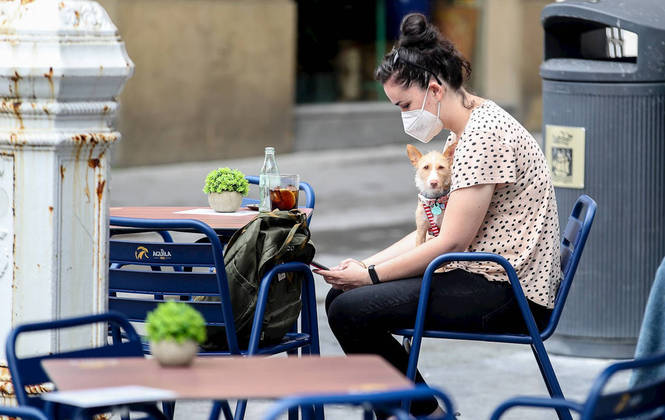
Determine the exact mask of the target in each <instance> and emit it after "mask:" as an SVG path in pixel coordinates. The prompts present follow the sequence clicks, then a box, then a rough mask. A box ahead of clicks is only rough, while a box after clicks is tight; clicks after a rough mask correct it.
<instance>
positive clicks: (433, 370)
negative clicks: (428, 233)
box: [110, 141, 627, 420]
mask: <svg viewBox="0 0 665 420" xmlns="http://www.w3.org/2000/svg"><path fill="white" fill-rule="evenodd" d="M432 143H434V144H432ZM432 143H430V144H428V145H423V146H418V147H419V148H420V149H421V151H426V150H431V149H435V148H439V149H440V148H441V146H442V145H441V144H437V142H436V141H435V142H432ZM276 157H277V163H278V165H279V168H280V171H281V172H283V173H298V174H300V176H301V180H304V181H307V182H309V183H310V184H311V185H312V186H313V187H314V190H315V192H316V211H315V213H314V217H313V219H312V224H311V230H312V239H313V241H314V243H315V245H316V247H317V260H319V261H320V262H321V263H323V264H326V265H334V264H336V263H337V262H338V261H339V260H341V259H343V258H346V257H357V258H363V257H366V256H368V255H371V254H372V253H375V252H376V251H378V250H380V249H382V248H384V247H386V246H387V245H390V244H391V243H392V242H394V241H395V240H397V239H399V238H401V237H402V236H404V235H405V234H407V233H408V232H410V231H412V230H413V229H414V228H415V224H414V221H413V212H414V210H415V205H416V200H415V197H416V193H417V191H416V189H415V186H414V183H413V168H412V166H411V164H410V162H409V160H408V159H407V156H406V150H405V147H404V146H403V145H401V146H395V145H388V146H383V147H374V148H353V149H343V150H328V151H302V152H296V153H290V154H280V153H279V150H278V151H277V155H276ZM262 163H263V157H262V156H256V157H252V158H245V159H234V160H225V161H209V162H191V163H180V164H169V165H160V166H150V167H136V168H118V169H113V170H112V174H111V182H110V189H111V205H112V206H130V205H160V206H199V205H200V206H207V198H206V196H205V195H204V193H203V192H202V188H203V181H204V179H205V175H206V174H207V173H208V172H209V171H210V170H212V169H215V168H218V167H223V166H228V167H231V168H237V169H240V170H241V171H243V172H244V173H246V174H257V173H258V171H259V169H260V167H261V164H262ZM256 193H257V191H256V189H254V188H253V189H252V191H250V194H253V195H254V196H256ZM316 277H317V285H316V288H317V300H318V305H319V307H318V309H319V328H320V333H321V353H322V354H323V355H339V354H342V351H341V349H340V347H339V345H338V344H337V342H336V340H335V338H334V336H333V335H332V333H331V331H330V328H329V326H328V323H327V320H326V318H325V311H324V310H323V300H324V297H325V295H326V293H327V291H328V289H329V286H328V285H327V284H326V283H325V282H323V281H322V280H321V279H320V278H319V277H318V276H316ZM551 360H552V364H553V366H554V370H555V371H556V373H557V376H558V378H559V381H560V384H561V387H562V389H563V392H564V394H565V395H566V397H568V398H569V399H573V400H577V401H581V400H584V399H585V397H586V394H587V392H588V391H589V389H590V387H591V385H592V382H593V379H594V378H595V377H596V376H597V375H598V373H600V371H601V370H603V369H604V368H605V367H606V366H607V365H609V364H610V363H611V362H612V360H606V359H591V358H577V357H568V356H557V355H551ZM419 368H420V369H421V372H422V373H423V375H424V377H425V378H426V379H427V381H428V383H429V384H430V385H434V386H438V387H441V388H442V389H444V390H445V391H447V392H448V394H449V395H450V396H451V397H452V400H453V402H454V404H455V406H456V409H457V411H459V412H460V413H461V417H460V418H461V419H469V420H476V419H488V418H489V416H490V414H491V413H492V411H493V409H494V408H495V407H496V406H498V405H499V403H500V402H502V401H503V400H505V399H507V398H510V397H512V396H516V395H539V396H545V395H547V389H546V388H545V385H544V383H543V381H542V379H541V376H540V372H539V370H538V366H537V364H536V362H535V359H534V357H533V354H532V353H531V350H530V348H529V347H528V346H524V345H516V344H500V343H483V342H471V341H456V340H431V339H430V340H425V341H424V344H423V348H422V351H421V357H420V364H419ZM626 379H627V378H620V379H619V380H618V382H617V384H618V385H621V384H623V383H625V382H626ZM220 380H223V378H220ZM269 406H270V402H261V401H258V402H250V404H249V408H248V413H247V416H246V418H247V419H248V420H253V419H261V418H262V416H263V413H264V412H265V410H266V409H267V408H268V407H269ZM209 408H210V404H209V403H207V402H182V403H178V404H177V406H176V419H187V420H189V419H194V418H206V417H207V415H208V410H209ZM355 411H356V410H351V409H347V408H335V407H334V408H330V409H327V411H326V418H327V419H335V420H336V419H340V420H341V419H347V418H349V417H351V418H359V415H353V416H351V415H352V414H354V412H355ZM504 418H506V419H550V418H551V419H555V418H556V416H555V415H553V414H552V413H551V412H546V411H542V410H534V409H529V410H515V411H511V412H509V414H508V415H507V416H505V417H504Z"/></svg>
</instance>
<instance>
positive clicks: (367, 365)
mask: <svg viewBox="0 0 665 420" xmlns="http://www.w3.org/2000/svg"><path fill="white" fill-rule="evenodd" d="M42 364H43V366H44V369H45V370H46V372H47V373H48V375H49V377H50V378H51V380H52V381H53V383H55V385H56V387H57V388H58V390H59V391H70V390H78V389H90V388H105V387H117V386H128V385H139V386H147V387H152V388H160V389H166V390H169V391H173V392H175V393H176V395H177V396H178V398H179V399H237V398H241V399H242V398H247V399H252V398H283V397H286V396H291V395H297V394H312V393H350V392H354V391H355V392H357V391H379V390H388V389H406V388H411V387H413V384H412V382H411V381H409V380H408V379H407V378H406V377H405V376H404V375H402V373H401V372H399V371H398V370H397V369H395V368H394V367H393V366H391V365H390V364H388V363H387V362H386V361H385V360H383V359H382V358H381V357H379V356H376V355H352V356H347V357H344V356H335V357H317V356H303V357H256V356H255V357H199V358H197V359H196V360H195V361H194V363H193V364H192V365H191V366H190V367H185V368H173V367H168V368H164V367H161V366H160V365H159V364H158V363H157V361H156V360H155V359H147V358H141V357H130V358H100V359H50V360H44V361H43V362H42Z"/></svg>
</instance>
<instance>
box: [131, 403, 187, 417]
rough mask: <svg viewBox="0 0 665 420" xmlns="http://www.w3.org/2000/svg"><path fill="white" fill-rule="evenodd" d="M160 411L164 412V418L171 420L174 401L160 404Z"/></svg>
mask: <svg viewBox="0 0 665 420" xmlns="http://www.w3.org/2000/svg"><path fill="white" fill-rule="evenodd" d="M162 411H163V412H164V417H166V418H167V419H168V420H173V414H174V412H175V401H164V402H162ZM123 420H124V419H123Z"/></svg>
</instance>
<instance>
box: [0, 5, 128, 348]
mask: <svg viewBox="0 0 665 420" xmlns="http://www.w3.org/2000/svg"><path fill="white" fill-rule="evenodd" d="M133 67H134V65H133V63H132V61H131V60H130V59H129V57H128V56H127V53H126V50H125V46H124V43H123V42H122V41H121V40H120V37H119V34H118V31H117V28H116V27H115V26H114V25H113V23H112V22H111V20H110V19H109V17H108V15H107V14H106V12H105V11H104V9H103V8H102V7H101V6H100V5H99V4H98V3H96V2H94V1H84V0H62V1H59V0H9V1H8V0H2V1H0V97H1V100H2V104H1V106H0V337H2V343H3V345H2V346H0V359H4V358H5V357H4V355H5V353H4V350H5V348H4V338H5V337H6V335H7V333H8V331H9V330H10V329H11V328H12V327H13V326H14V325H17V324H20V323H23V322H26V321H34V320H49V319H56V318H62V317H68V316H73V315H81V314H91V313H96V312H100V311H103V310H105V309H106V307H107V303H106V299H107V290H108V285H107V272H108V255H107V247H108V191H109V189H108V176H109V162H110V156H109V155H110V148H111V146H112V145H113V143H114V142H116V141H117V140H118V139H119V138H120V134H119V133H118V132H116V131H115V130H114V118H115V114H116V110H117V107H118V104H117V99H116V98H117V96H118V94H119V93H120V91H121V90H122V88H123V86H124V84H125V82H126V81H127V79H128V78H129V77H130V76H131V75H132V72H133ZM105 334H106V331H104V330H103V329H102V328H96V329H92V330H90V329H88V330H85V331H84V330H78V331H74V332H71V333H68V334H67V335H64V334H62V335H61V334H53V335H40V336H37V337H34V338H32V339H30V340H27V341H26V342H25V343H22V347H21V349H22V350H25V351H30V352H31V351H35V352H44V351H52V350H58V349H61V348H63V347H70V346H74V347H80V346H89V345H91V344H94V343H98V342H100V340H101V339H102V338H103V337H104V336H105Z"/></svg>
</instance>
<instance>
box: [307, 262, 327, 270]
mask: <svg viewBox="0 0 665 420" xmlns="http://www.w3.org/2000/svg"><path fill="white" fill-rule="evenodd" d="M309 265H311V266H313V267H316V268H318V269H320V270H326V271H329V270H330V269H329V268H328V267H326V266H325V265H323V264H319V263H318V262H316V261H312V262H311V263H309Z"/></svg>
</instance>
